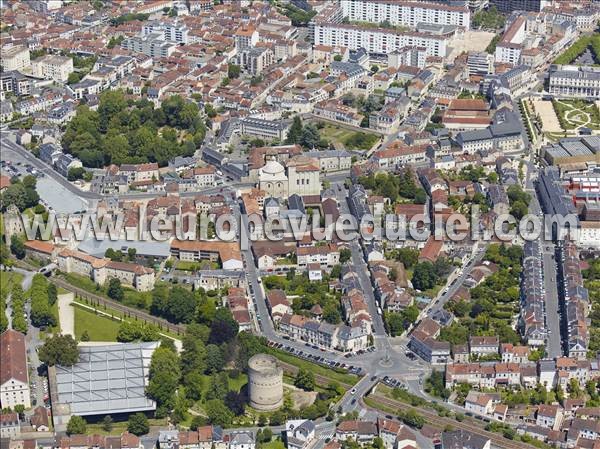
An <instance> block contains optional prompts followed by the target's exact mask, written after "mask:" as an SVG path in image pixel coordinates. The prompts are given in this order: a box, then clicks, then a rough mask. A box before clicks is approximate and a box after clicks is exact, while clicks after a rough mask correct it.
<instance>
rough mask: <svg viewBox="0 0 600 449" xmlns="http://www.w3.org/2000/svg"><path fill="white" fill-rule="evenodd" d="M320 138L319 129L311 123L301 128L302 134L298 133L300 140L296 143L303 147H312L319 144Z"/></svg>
mask: <svg viewBox="0 0 600 449" xmlns="http://www.w3.org/2000/svg"><path fill="white" fill-rule="evenodd" d="M320 140H321V136H320V134H319V130H318V129H317V127H316V126H315V125H313V124H312V123H311V124H308V125H306V126H305V127H304V128H303V129H302V134H301V135H300V141H299V142H298V143H300V145H302V146H303V147H304V148H309V149H312V148H315V147H318V146H319V143H320V142H319V141H320Z"/></svg>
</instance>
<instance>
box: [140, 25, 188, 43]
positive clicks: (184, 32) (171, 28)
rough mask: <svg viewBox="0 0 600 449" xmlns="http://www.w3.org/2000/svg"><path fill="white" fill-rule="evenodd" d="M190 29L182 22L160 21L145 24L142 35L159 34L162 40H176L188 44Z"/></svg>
mask: <svg viewBox="0 0 600 449" xmlns="http://www.w3.org/2000/svg"><path fill="white" fill-rule="evenodd" d="M189 32H190V30H189V29H188V27H187V26H185V25H184V24H182V23H178V22H175V23H160V22H152V23H148V24H146V25H144V27H143V28H142V35H143V36H147V35H150V34H159V35H161V36H162V40H164V41H169V42H176V43H178V44H188V43H189V36H188V34H189Z"/></svg>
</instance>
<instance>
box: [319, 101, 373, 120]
mask: <svg viewBox="0 0 600 449" xmlns="http://www.w3.org/2000/svg"><path fill="white" fill-rule="evenodd" d="M313 114H315V115H318V116H319V117H323V118H325V119H327V120H331V121H334V122H340V123H346V124H348V125H352V126H360V122H361V121H362V115H360V114H359V113H358V112H356V109H355V108H351V107H348V106H345V105H344V104H343V103H342V102H341V101H339V100H325V101H321V102H319V103H317V104H315V107H314V109H313Z"/></svg>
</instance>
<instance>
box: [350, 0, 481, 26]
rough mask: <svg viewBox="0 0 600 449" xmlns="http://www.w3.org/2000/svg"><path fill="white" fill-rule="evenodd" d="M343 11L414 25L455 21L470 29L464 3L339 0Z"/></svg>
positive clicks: (352, 17)
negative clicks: (462, 4) (459, 4)
mask: <svg viewBox="0 0 600 449" xmlns="http://www.w3.org/2000/svg"><path fill="white" fill-rule="evenodd" d="M340 6H341V8H342V11H343V14H344V16H345V17H347V18H348V19H349V20H353V21H361V22H371V23H381V22H389V23H391V24H392V25H402V26H407V27H411V28H415V27H416V26H417V25H418V24H420V23H427V24H435V25H456V26H460V27H463V28H465V29H469V27H470V23H471V12H470V11H469V8H467V7H461V6H451V5H446V4H442V3H433V2H432V3H426V2H416V1H394V0H341V2H340Z"/></svg>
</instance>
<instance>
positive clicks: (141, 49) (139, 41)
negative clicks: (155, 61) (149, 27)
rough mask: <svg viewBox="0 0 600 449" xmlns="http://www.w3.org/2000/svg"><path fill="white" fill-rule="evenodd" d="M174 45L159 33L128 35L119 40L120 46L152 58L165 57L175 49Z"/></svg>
mask: <svg viewBox="0 0 600 449" xmlns="http://www.w3.org/2000/svg"><path fill="white" fill-rule="evenodd" d="M176 46H177V44H176V43H174V42H169V41H165V40H163V35H162V34H161V33H152V34H147V35H145V36H133V37H128V38H127V39H125V40H123V42H121V48H123V49H125V50H129V51H134V52H137V53H143V54H145V55H147V56H150V57H152V58H167V57H169V56H171V54H172V53H173V52H174V51H175V48H176Z"/></svg>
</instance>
